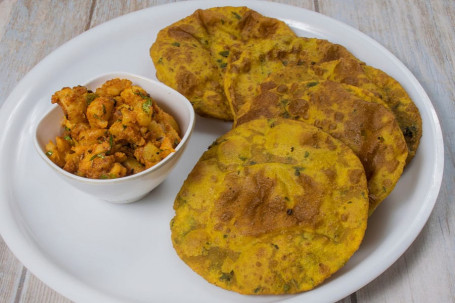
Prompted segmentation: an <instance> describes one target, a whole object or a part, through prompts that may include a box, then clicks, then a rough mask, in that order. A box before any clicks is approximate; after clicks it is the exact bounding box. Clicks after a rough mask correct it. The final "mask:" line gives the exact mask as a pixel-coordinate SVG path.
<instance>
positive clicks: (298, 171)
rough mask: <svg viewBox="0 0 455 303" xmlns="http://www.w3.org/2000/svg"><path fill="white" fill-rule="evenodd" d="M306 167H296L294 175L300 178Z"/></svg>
mask: <svg viewBox="0 0 455 303" xmlns="http://www.w3.org/2000/svg"><path fill="white" fill-rule="evenodd" d="M304 169H305V167H300V166H295V167H294V175H295V176H300V172H301V171H303V170H304Z"/></svg>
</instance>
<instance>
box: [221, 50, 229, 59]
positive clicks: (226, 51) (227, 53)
mask: <svg viewBox="0 0 455 303" xmlns="http://www.w3.org/2000/svg"><path fill="white" fill-rule="evenodd" d="M219 54H220V55H221V56H223V57H225V58H227V56H229V51H228V50H225V51H221V52H219Z"/></svg>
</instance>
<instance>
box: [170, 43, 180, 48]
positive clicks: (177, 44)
mask: <svg viewBox="0 0 455 303" xmlns="http://www.w3.org/2000/svg"><path fill="white" fill-rule="evenodd" d="M172 46H177V47H180V43H178V42H174V43H172Z"/></svg>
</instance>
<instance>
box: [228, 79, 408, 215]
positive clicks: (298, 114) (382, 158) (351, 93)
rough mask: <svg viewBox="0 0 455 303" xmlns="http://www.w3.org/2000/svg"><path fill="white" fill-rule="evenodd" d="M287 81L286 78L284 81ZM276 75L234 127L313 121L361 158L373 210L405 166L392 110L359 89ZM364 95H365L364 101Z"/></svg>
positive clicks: (246, 106)
mask: <svg viewBox="0 0 455 303" xmlns="http://www.w3.org/2000/svg"><path fill="white" fill-rule="evenodd" d="M283 79H284V81H283ZM286 80H287V79H286V77H285V76H284V75H281V74H276V77H272V76H270V77H269V78H267V79H266V81H265V82H264V83H263V84H262V86H261V89H260V92H259V94H258V95H257V96H256V97H254V98H252V99H251V100H247V102H246V103H245V104H244V106H243V107H242V109H241V110H240V112H239V113H238V114H237V117H236V121H235V125H236V126H238V125H239V124H242V123H245V122H248V121H251V120H254V119H258V118H274V117H283V118H288V119H294V120H300V121H304V122H306V123H309V124H311V125H314V126H316V127H318V128H320V129H322V130H323V131H325V132H327V133H328V134H330V135H331V136H333V137H334V138H337V139H339V140H340V141H342V142H343V143H345V144H346V145H347V146H349V147H350V148H351V149H352V150H353V151H354V153H355V154H356V155H357V156H358V157H359V159H360V161H361V162H362V164H363V166H364V168H365V172H366V176H367V180H368V190H369V198H370V209H369V212H370V214H371V213H373V211H374V210H375V209H376V207H377V206H378V205H379V204H380V203H381V202H382V201H383V200H384V199H385V198H386V197H387V196H388V195H389V194H390V192H391V191H392V189H393V188H394V187H395V185H396V183H397V182H398V180H399V178H400V176H401V174H402V172H403V168H404V166H405V164H406V158H407V147H406V141H405V140H404V137H403V134H402V132H401V130H400V127H399V125H398V123H397V122H396V120H395V116H394V115H393V113H392V112H391V111H390V110H388V109H387V107H385V106H384V105H381V104H380V103H376V102H372V101H371V100H369V99H368V98H366V97H363V96H368V97H369V98H374V96H373V95H369V94H368V92H362V90H361V89H359V88H358V87H353V86H349V85H346V84H340V83H338V82H333V81H328V80H322V81H314V80H313V81H307V82H300V81H297V82H287V81H286ZM362 98H364V99H362Z"/></svg>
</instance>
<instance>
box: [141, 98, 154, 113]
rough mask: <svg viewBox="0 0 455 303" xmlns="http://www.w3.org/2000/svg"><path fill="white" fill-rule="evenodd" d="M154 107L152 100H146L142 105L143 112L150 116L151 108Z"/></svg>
mask: <svg viewBox="0 0 455 303" xmlns="http://www.w3.org/2000/svg"><path fill="white" fill-rule="evenodd" d="M151 107H152V99H150V98H148V99H147V100H145V102H144V103H142V110H143V111H144V112H145V113H146V114H150V108H151Z"/></svg>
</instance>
